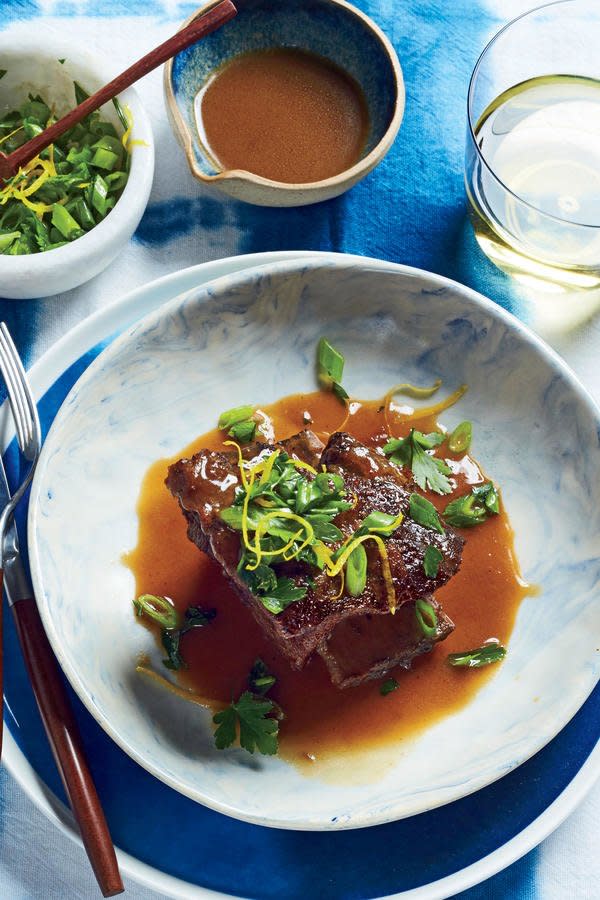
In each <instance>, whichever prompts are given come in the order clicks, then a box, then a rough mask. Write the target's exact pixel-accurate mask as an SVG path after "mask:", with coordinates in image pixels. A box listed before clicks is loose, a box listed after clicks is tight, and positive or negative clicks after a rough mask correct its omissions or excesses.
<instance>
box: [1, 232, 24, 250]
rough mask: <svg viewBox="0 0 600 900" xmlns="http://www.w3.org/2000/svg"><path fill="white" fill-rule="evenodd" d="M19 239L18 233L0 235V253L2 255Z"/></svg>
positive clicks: (19, 233) (19, 234)
mask: <svg viewBox="0 0 600 900" xmlns="http://www.w3.org/2000/svg"><path fill="white" fill-rule="evenodd" d="M20 237H21V232H20V231H11V232H10V233H9V234H0V253H4V251H5V250H6V249H8V247H10V245H11V244H12V242H13V241H15V240H16V239H17V238H20Z"/></svg>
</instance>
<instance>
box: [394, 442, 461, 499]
mask: <svg viewBox="0 0 600 900" xmlns="http://www.w3.org/2000/svg"><path fill="white" fill-rule="evenodd" d="M445 440H446V435H445V434H440V433H439V432H437V431H432V432H431V433H430V434H423V432H421V431H417V430H416V429H414V428H411V430H410V434H408V435H407V437H405V438H393V439H392V440H391V441H388V442H387V444H385V446H384V448H383V452H384V453H385V454H386V456H389V457H390V459H391V461H392V462H395V463H396V464H397V465H399V466H406V467H407V468H409V469H411V471H412V473H413V476H414V479H415V481H416V482H417V484H418V485H419V487H420V488H421V490H427V489H428V488H429V490H432V491H435V493H436V494H449V493H450V491H451V490H452V486H451V485H450V482H449V481H448V478H447V476H448V475H450V472H451V470H450V469H449V468H448V466H447V465H446V463H445V462H444V460H443V459H438V458H437V457H435V456H431V455H430V454H429V453H427V452H426V451H427V450H433V449H434V448H435V447H438V446H439V445H440V444H443V443H444V441H445Z"/></svg>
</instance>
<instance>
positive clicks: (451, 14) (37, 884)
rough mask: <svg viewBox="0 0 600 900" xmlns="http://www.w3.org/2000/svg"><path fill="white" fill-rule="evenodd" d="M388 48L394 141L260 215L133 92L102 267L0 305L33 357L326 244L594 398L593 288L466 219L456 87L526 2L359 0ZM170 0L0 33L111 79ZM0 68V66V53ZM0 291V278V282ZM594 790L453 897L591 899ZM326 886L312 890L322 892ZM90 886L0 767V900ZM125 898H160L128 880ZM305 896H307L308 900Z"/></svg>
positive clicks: (152, 96)
mask: <svg viewBox="0 0 600 900" xmlns="http://www.w3.org/2000/svg"><path fill="white" fill-rule="evenodd" d="M357 5H358V6H359V7H360V8H361V9H363V10H364V11H365V12H367V13H369V14H370V15H372V16H373V17H374V18H375V19H376V21H377V22H378V23H379V24H380V25H381V26H382V27H383V28H384V30H385V31H386V33H387V34H388V36H389V37H390V38H391V40H392V42H393V43H394V45H395V47H396V49H397V51H398V54H399V56H400V60H401V63H402V66H403V70H404V75H405V80H406V88H407V106H406V114H405V118H404V122H403V125H402V128H401V130H400V134H399V136H398V139H397V140H396V143H395V145H394V147H393V149H392V151H391V152H390V153H389V155H388V156H387V158H386V159H385V160H384V162H383V163H382V165H381V166H380V167H378V168H377V169H376V171H375V172H374V173H372V174H371V175H370V176H369V177H368V178H367V179H366V180H365V181H364V182H362V183H361V184H359V185H358V186H357V187H356V188H355V189H354V190H353V191H351V192H350V193H349V194H347V195H345V196H343V197H341V198H339V199H337V200H334V201H331V202H329V203H325V204H320V205H318V206H314V207H304V208H301V209H290V210H271V209H259V208H256V207H250V206H246V205H243V204H239V203H234V202H232V201H230V200H220V199H216V198H215V197H214V196H208V195H207V194H206V193H204V192H203V190H202V188H200V187H199V186H198V185H197V183H196V182H194V181H193V180H192V178H191V176H190V175H189V173H188V170H187V167H186V164H185V162H184V158H183V154H182V152H181V151H180V148H179V147H178V145H177V144H176V142H175V140H174V138H173V136H172V133H171V131H170V128H169V126H168V123H167V120H166V114H165V110H164V104H163V97H162V85H161V75H160V73H159V72H154V73H152V74H151V75H150V76H148V77H146V78H145V79H144V81H143V82H141V83H140V85H139V91H140V94H141V95H142V98H143V100H144V102H145V103H146V105H147V108H148V110H149V112H150V115H151V117H152V122H153V128H154V133H155V139H156V145H157V164H156V176H155V183H154V189H153V192H152V196H151V199H150V205H149V206H148V209H147V211H146V214H145V216H144V218H143V219H142V222H141V224H140V226H139V228H138V230H137V232H136V234H135V236H134V239H133V240H132V242H131V243H130V245H129V247H128V248H127V249H126V250H124V251H123V253H122V254H121V255H120V256H119V258H118V259H117V261H116V262H115V263H114V265H112V266H111V267H110V268H109V270H108V271H107V272H105V273H103V274H102V275H100V276H98V277H97V278H95V279H94V280H93V281H92V282H90V283H89V284H86V285H84V286H83V287H81V288H79V289H77V290H75V291H72V292H70V293H68V294H64V295H62V296H60V297H55V298H52V299H40V300H31V301H15V302H10V301H2V300H0V314H1V317H2V319H5V320H6V321H7V322H8V324H9V327H10V329H11V331H12V333H13V335H14V336H15V339H16V341H17V344H18V346H19V347H20V348H21V350H22V351H23V354H24V357H25V359H26V362H27V364H28V365H30V364H31V363H32V362H34V361H35V360H36V359H37V358H38V357H39V356H40V354H42V353H43V352H44V351H45V350H46V349H47V348H48V347H49V346H51V345H52V344H53V342H54V341H55V340H56V339H57V338H58V337H60V336H61V335H62V334H63V333H64V332H65V331H66V330H68V329H69V327H71V326H72V325H74V324H75V323H77V322H79V321H81V320H82V319H83V318H84V317H85V316H86V315H88V314H89V313H90V312H92V311H93V310H96V309H98V308H100V307H102V306H104V305H106V304H109V303H112V302H114V300H116V299H117V298H118V297H119V296H121V295H123V294H124V293H126V292H127V291H128V290H130V289H132V288H133V287H136V286H138V285H141V284H143V283H144V282H147V281H149V280H150V279H152V278H155V277H157V276H159V275H163V274H165V273H168V272H173V271H175V270H178V269H180V268H183V267H186V266H190V265H193V264H195V263H199V262H204V261H207V260H211V259H217V258H221V257H226V256H229V255H233V254H239V253H252V252H257V251H265V250H282V249H290V250H298V249H303V250H310V249H315V250H335V251H342V252H348V253H358V254H361V255H365V256H373V257H380V258H384V259H389V260H393V261H397V262H403V263H408V264H410V265H413V266H419V267H422V268H424V269H429V270H432V271H434V272H439V273H441V274H443V275H447V276H450V277H451V278H455V279H457V280H458V281H462V282H464V283H465V284H468V285H470V286H472V287H474V288H476V289H477V290H480V291H481V292H482V293H484V294H487V295H488V296H489V297H491V298H492V299H494V300H495V301H497V302H498V303H500V304H502V305H503V306H504V307H506V308H508V309H510V310H512V311H513V312H515V313H516V314H517V315H519V316H520V317H521V318H523V319H525V320H526V321H528V322H529V323H530V324H531V325H532V326H533V327H534V328H535V329H536V330H537V331H538V332H539V333H541V334H542V335H543V336H544V337H545V338H546V339H547V340H549V342H550V343H551V344H552V345H553V346H554V347H555V348H556V349H557V350H558V351H559V352H560V353H562V354H563V355H564V356H565V357H566V359H567V360H568V362H569V363H570V365H571V366H572V367H573V368H574V369H575V370H576V372H577V373H578V374H579V376H580V377H581V379H582V380H583V381H584V383H585V384H586V386H587V387H588V388H589V389H590V391H591V392H592V393H593V394H594V396H595V398H596V399H597V400H598V399H600V366H598V358H599V355H600V317H599V316H598V314H596V315H594V310H596V309H597V308H598V306H599V305H600V301H599V298H598V297H587V299H586V300H585V303H583V302H581V301H577V302H575V301H573V302H572V303H570V302H569V299H568V298H566V297H564V296H561V297H560V298H556V297H552V296H551V295H545V296H544V297H543V298H540V297H536V296H535V295H534V294H531V293H529V294H523V293H520V292H518V291H517V290H516V289H515V286H514V284H513V283H512V282H511V281H510V279H509V278H507V277H506V276H504V275H502V274H501V273H499V272H498V271H497V270H496V269H494V267H493V266H492V265H491V264H489V263H488V262H487V261H486V260H485V258H484V257H483V256H482V255H481V253H480V252H479V250H478V248H477V245H476V244H475V241H474V239H473V236H472V233H471V231H470V229H469V226H468V225H467V223H466V221H465V199H464V190H463V180H462V159H463V146H464V134H465V107H466V93H467V85H468V80H469V75H470V72H471V70H472V68H473V65H474V63H475V61H476V58H477V56H478V53H479V51H480V50H481V49H482V47H483V46H484V44H485V42H486V40H487V39H488V38H489V37H490V36H491V34H492V33H493V32H494V31H495V30H497V28H498V27H499V25H500V24H501V23H503V22H505V21H507V20H508V19H510V18H511V17H513V16H514V15H517V14H519V13H520V12H523V11H524V10H525V9H527V8H528V7H529V6H530V5H534V3H533V2H531V3H530V2H529V0H357ZM195 6H196V4H194V3H191V4H190V3H185V2H177V0H104V2H100V0H38V2H35V0H0V27H2V28H3V29H6V30H7V31H9V32H11V33H14V34H15V35H17V34H19V35H23V34H26V33H30V32H31V31H35V33H36V34H37V35H38V36H39V38H40V40H42V39H43V35H44V33H45V32H46V31H50V30H52V31H55V32H63V33H64V32H67V33H68V36H69V39H70V40H73V41H75V40H80V41H82V42H83V43H84V44H86V45H87V46H88V47H89V48H90V49H92V50H93V49H94V48H97V49H98V50H100V51H103V52H104V53H107V54H109V55H110V56H111V57H112V59H113V60H114V67H115V73H116V72H117V71H120V70H121V69H123V68H124V67H125V65H126V64H128V63H129V62H130V61H131V60H132V59H134V58H137V57H139V56H141V55H142V53H144V52H146V51H147V50H149V49H150V48H151V47H153V46H155V45H156V44H157V43H159V42H160V41H161V40H163V39H164V38H165V37H167V36H168V35H169V34H170V33H172V32H173V31H174V30H175V28H176V27H177V25H178V24H179V23H180V22H181V21H182V20H183V19H184V18H185V17H186V16H187V15H189V13H190V12H191V11H192V10H193V9H194V8H195ZM0 64H1V60H0ZM0 294H1V286H0ZM599 820H600V790H599V788H598V786H596V788H595V789H594V790H592V792H591V794H590V795H589V796H588V798H587V799H586V800H585V801H584V803H583V804H582V805H581V806H580V807H579V809H578V810H577V811H576V812H575V813H574V814H573V815H571V817H570V818H569V819H568V820H567V821H566V822H565V823H564V824H563V825H562V826H561V827H560V828H559V829H558V830H557V831H556V832H555V833H554V834H553V835H552V836H551V837H549V838H547V839H546V840H545V841H544V842H543V843H542V844H541V845H540V846H539V847H538V848H537V849H536V850H533V851H531V852H530V853H529V854H528V855H527V856H525V857H524V858H523V859H522V860H520V861H519V862H517V863H515V864H513V865H512V866H511V867H509V868H508V869H506V870H505V871H504V872H502V873H500V874H499V875H496V876H495V877H493V878H491V879H490V880H489V881H487V882H484V883H483V884H481V885H480V886H479V887H476V888H472V889H471V890H470V891H468V892H467V893H465V894H463V895H461V896H462V897H465V898H468V900H483V898H498V900H503V898H506V900H508V898H510V900H529V898H531V900H534V898H535V900H537V898H542V900H563V898H565V897H572V898H575V900H584V898H590V900H592V898H593V900H598V898H600V853H599V852H598V850H599V848H598V822H599ZM321 895H322V894H321V893H320V896H321ZM94 896H96V890H95V886H94V883H93V880H92V877H91V874H90V872H89V868H88V865H87V861H86V859H85V857H84V854H83V852H82V851H81V850H80V849H79V848H78V847H76V846H74V845H73V844H72V843H71V842H70V841H69V840H68V839H67V838H66V837H64V836H63V835H61V834H60V833H59V832H58V831H57V830H56V829H55V828H54V827H53V826H52V825H50V824H49V823H48V822H47V821H46V819H45V818H44V817H43V816H42V815H41V813H39V812H38V811H37V809H36V808H35V807H34V806H33V804H32V803H31V802H30V801H29V800H28V799H27V797H26V796H25V794H24V793H23V792H22V790H21V789H20V788H19V787H18V786H17V784H16V783H15V782H14V781H13V780H12V778H11V777H10V776H9V775H8V774H7V773H6V771H4V770H1V771H0V898H6V900H29V898H36V900H37V898H44V900H46V898H48V900H52V898H56V900H58V898H60V900H68V898H88V897H94ZM128 896H131V897H135V898H138V900H153V898H156V897H158V895H157V894H155V893H153V892H151V891H149V890H146V889H143V888H141V887H137V886H136V885H134V884H132V883H129V884H128ZM307 900H308V898H307Z"/></svg>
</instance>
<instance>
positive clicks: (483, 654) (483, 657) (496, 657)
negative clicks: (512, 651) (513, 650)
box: [448, 643, 506, 669]
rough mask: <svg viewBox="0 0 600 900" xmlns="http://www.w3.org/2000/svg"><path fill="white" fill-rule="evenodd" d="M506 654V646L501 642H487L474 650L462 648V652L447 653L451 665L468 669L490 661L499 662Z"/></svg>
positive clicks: (487, 663)
mask: <svg viewBox="0 0 600 900" xmlns="http://www.w3.org/2000/svg"><path fill="white" fill-rule="evenodd" d="M505 656H506V648H505V647H503V646H502V644H497V643H489V644H484V645H483V647H477V648H476V649H475V650H464V651H463V652H462V653H449V654H448V663H449V664H450V665H451V666H463V667H464V668H468V669H480V668H481V667H482V666H489V665H491V663H496V662H500V661H501V660H503V659H504V657H505Z"/></svg>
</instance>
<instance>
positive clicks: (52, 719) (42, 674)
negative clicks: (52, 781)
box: [12, 600, 124, 897]
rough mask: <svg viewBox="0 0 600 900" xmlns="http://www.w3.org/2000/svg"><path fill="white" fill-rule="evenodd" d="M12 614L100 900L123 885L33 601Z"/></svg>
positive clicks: (16, 606)
mask: <svg viewBox="0 0 600 900" xmlns="http://www.w3.org/2000/svg"><path fill="white" fill-rule="evenodd" d="M12 611H13V613H14V616H15V623H16V626H17V633H18V635H19V640H20V642H21V647H22V650H23V656H24V658H25V665H26V666H27V671H28V672H29V678H30V680H31V684H32V687H33V693H34V695H35V699H36V700H37V704H38V707H39V710H40V714H41V717H42V721H43V723H44V728H45V729H46V734H47V735H48V740H49V741H50V746H51V747H52V752H53V754H54V759H55V760H56V765H57V766H58V770H59V772H60V775H61V778H62V782H63V785H64V788H65V791H66V793H67V796H68V798H69V803H70V804H71V809H72V810H73V813H74V815H75V819H76V820H77V824H78V825H79V830H80V832H81V837H82V840H83V845H84V847H85V849H86V852H87V855H88V857H89V859H90V862H91V864H92V868H93V870H94V874H95V876H96V879H97V881H98V884H99V885H100V890H101V891H102V893H103V894H104V896H105V897H113V896H114V895H115V894H120V893H122V891H123V890H124V888H123V882H122V880H121V875H120V873H119V866H118V863H117V857H116V855H115V849H114V847H113V843H112V840H111V837H110V833H109V831H108V825H107V824H106V819H105V817H104V813H103V811H102V806H101V805H100V800H99V798H98V794H97V793H96V788H95V786H94V782H93V780H92V776H91V774H90V770H89V769H88V766H87V762H86V760H85V755H84V752H83V747H82V745H81V739H80V737H79V731H78V729H77V725H76V724H75V719H74V716H73V711H72V710H71V706H70V703H69V699H68V697H67V693H66V690H65V686H64V684H63V681H62V677H61V674H60V670H59V668H58V663H57V662H56V659H55V657H54V654H53V652H52V648H51V647H50V644H49V643H48V638H47V637H46V632H45V631H44V626H43V625H42V620H41V619H40V614H39V612H38V609H37V606H36V604H35V601H34V600H18V601H17V602H16V603H15V604H14V606H13V607H12Z"/></svg>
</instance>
